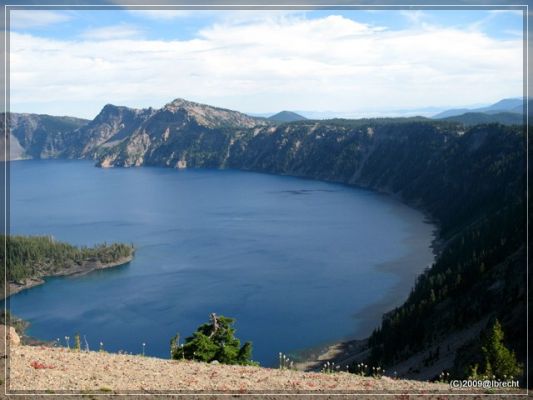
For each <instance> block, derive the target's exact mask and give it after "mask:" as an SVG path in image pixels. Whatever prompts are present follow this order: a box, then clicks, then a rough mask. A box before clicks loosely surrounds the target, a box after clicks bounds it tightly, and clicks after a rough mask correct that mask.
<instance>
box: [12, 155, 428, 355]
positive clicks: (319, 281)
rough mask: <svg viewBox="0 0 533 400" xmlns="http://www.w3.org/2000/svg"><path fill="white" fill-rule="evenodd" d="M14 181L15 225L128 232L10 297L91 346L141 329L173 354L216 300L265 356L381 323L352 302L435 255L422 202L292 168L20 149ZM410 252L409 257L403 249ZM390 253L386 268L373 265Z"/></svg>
mask: <svg viewBox="0 0 533 400" xmlns="http://www.w3.org/2000/svg"><path fill="white" fill-rule="evenodd" d="M10 195H11V210H10V211H11V214H10V215H11V233H12V234H32V235H33V234H40V235H48V234H51V235H53V236H54V237H55V238H56V239H58V240H64V241H68V242H70V243H73V244H77V245H92V244H95V243H101V242H105V241H107V242H114V241H120V242H126V243H133V244H134V245H135V246H136V248H137V252H136V256H135V259H134V260H133V261H132V262H131V263H129V264H127V265H125V266H122V267H118V268H114V269H109V270H104V271H97V272H93V273H91V274H89V275H86V276H83V277H76V278H69V277H65V278H50V279H48V280H47V283H46V284H45V285H42V286H39V287H36V288H33V289H30V290H27V291H24V292H21V293H19V294H17V295H14V296H12V297H11V299H10V302H11V311H12V312H13V313H14V314H15V315H17V316H20V317H22V318H24V319H27V320H29V321H30V322H31V327H30V329H29V334H30V335H33V336H35V337H38V338H43V339H51V340H54V339H56V338H62V341H63V342H64V339H63V338H64V337H65V336H67V335H68V336H70V337H73V336H74V333H75V332H80V333H81V334H82V335H85V336H86V337H87V340H88V342H89V344H90V345H91V347H92V348H93V349H95V348H97V347H98V343H99V342H100V341H102V342H104V347H105V348H106V349H107V350H110V351H118V350H121V349H122V350H126V351H131V352H133V353H140V352H141V351H142V345H141V343H143V342H145V343H146V353H147V354H149V355H154V356H159V357H168V355H169V340H170V338H171V337H172V336H173V335H174V334H175V333H176V332H180V334H181V336H182V338H183V337H185V336H188V335H190V334H191V333H192V332H193V331H194V330H195V328H196V327H197V326H198V325H199V324H201V323H203V322H205V321H206V320H207V318H208V315H209V314H210V313H211V312H216V313H218V314H223V315H227V316H232V317H235V318H237V325H236V328H237V336H238V337H239V338H241V339H242V340H251V341H252V342H253V345H254V359H255V360H258V361H260V362H261V363H262V364H263V365H274V364H275V363H276V360H277V354H278V352H279V351H282V352H285V353H290V352H291V351H294V350H296V349H301V348H306V347H312V346H316V345H320V344H323V343H326V342H329V341H332V340H336V339H339V338H343V337H350V336H351V335H352V334H354V333H355V332H357V331H358V329H359V328H360V327H361V326H363V325H365V324H366V325H368V324H370V325H372V324H377V322H378V321H379V320H380V318H381V315H380V313H377V314H374V315H372V316H366V317H364V318H363V317H359V318H356V317H355V315H356V314H357V313H360V312H361V311H362V310H364V309H365V308H368V307H370V306H372V305H375V304H379V303H380V301H382V300H383V298H385V297H386V296H387V293H390V292H391V290H393V288H394V287H395V286H396V289H398V288H397V286H398V282H400V281H401V277H402V274H403V273H405V274H409V273H410V274H412V273H413V270H416V271H421V270H422V269H423V268H424V267H425V266H426V265H427V264H428V263H430V262H431V260H432V255H431V251H430V249H429V245H430V242H431V239H432V230H433V227H432V226H431V225H429V224H427V223H425V222H424V217H423V215H422V214H420V213H418V212H416V211H414V210H412V209H410V208H407V207H406V206H404V205H402V204H400V203H398V202H396V201H394V200H391V199H390V198H387V197H386V196H382V195H378V194H375V193H372V192H369V191H365V190H359V189H353V188H349V187H346V186H342V185H336V184H328V183H323V182H316V181H310V180H303V179H297V178H291V177H281V176H273V175H265V174H257V173H250V172H239V171H215V170H185V171H177V170H172V169H164V168H133V169H100V168H95V167H93V165H92V163H91V162H86V161H58V160H53V161H18V162H13V163H11V192H10ZM413 252H416V262H415V263H414V264H416V265H405V262H403V263H402V262H401V260H405V259H406V258H409V255H410V254H411V255H412V254H414V253H413ZM411 259H412V257H411ZM396 261H397V270H395V271H390V267H389V268H380V266H383V265H389V266H390V265H393V266H394V265H396V264H395V262H396ZM405 268H407V269H409V270H410V272H407V271H405V272H403V271H402V269H405ZM410 284H412V282H410V283H409V285H404V286H405V287H403V288H401V292H402V293H403V297H405V295H406V294H407V293H408V292H409V289H410V287H409V286H410ZM400 300H402V299H400V298H399V299H398V301H400ZM381 311H386V310H381ZM362 319H367V320H366V321H363V320H362ZM71 342H72V339H71Z"/></svg>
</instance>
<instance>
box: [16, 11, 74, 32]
mask: <svg viewBox="0 0 533 400" xmlns="http://www.w3.org/2000/svg"><path fill="white" fill-rule="evenodd" d="M9 15H10V29H26V28H40V27H43V26H48V25H54V24H58V23H61V22H66V21H69V20H70V19H71V16H70V15H68V14H67V13H64V12H56V11H48V10H10V12H9Z"/></svg>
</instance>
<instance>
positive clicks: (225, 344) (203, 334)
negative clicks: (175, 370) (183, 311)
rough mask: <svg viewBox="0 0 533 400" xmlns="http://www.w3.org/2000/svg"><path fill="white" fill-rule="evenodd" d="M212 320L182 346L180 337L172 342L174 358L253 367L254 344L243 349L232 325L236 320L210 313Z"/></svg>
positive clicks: (247, 344) (248, 344) (245, 345)
mask: <svg viewBox="0 0 533 400" xmlns="http://www.w3.org/2000/svg"><path fill="white" fill-rule="evenodd" d="M210 319H211V321H210V322H208V323H205V324H202V325H200V326H199V327H198V329H197V330H196V332H194V334H193V335H192V336H190V337H188V338H186V339H185V343H184V344H183V345H182V346H180V345H179V335H176V336H175V337H174V338H172V339H171V341H170V353H171V356H172V358H173V359H176V360H178V359H188V360H198V361H204V362H211V361H215V360H216V361H218V362H219V363H222V364H241V365H254V364H256V363H254V362H253V361H252V360H251V357H252V343H251V342H246V343H245V344H244V345H243V346H242V347H241V342H240V340H239V339H237V338H235V336H234V335H235V329H234V328H233V324H234V323H235V319H233V318H229V317H224V316H223V315H218V316H217V315H216V314H214V313H213V314H211V317H210Z"/></svg>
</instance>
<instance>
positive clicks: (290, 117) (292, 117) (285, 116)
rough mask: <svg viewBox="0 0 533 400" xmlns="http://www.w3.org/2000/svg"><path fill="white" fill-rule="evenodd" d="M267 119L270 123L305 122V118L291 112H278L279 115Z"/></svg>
mask: <svg viewBox="0 0 533 400" xmlns="http://www.w3.org/2000/svg"><path fill="white" fill-rule="evenodd" d="M268 119H269V120H270V121H275V122H294V121H305V120H306V119H307V118H305V117H304V116H302V115H300V114H297V113H295V112H292V111H280V112H279V113H277V114H274V115H272V116H270V117H268Z"/></svg>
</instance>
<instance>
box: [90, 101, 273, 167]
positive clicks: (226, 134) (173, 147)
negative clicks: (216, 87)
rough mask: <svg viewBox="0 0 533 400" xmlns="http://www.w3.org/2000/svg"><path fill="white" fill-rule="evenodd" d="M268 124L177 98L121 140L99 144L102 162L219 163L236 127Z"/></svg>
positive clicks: (99, 155) (131, 163) (221, 163)
mask: <svg viewBox="0 0 533 400" xmlns="http://www.w3.org/2000/svg"><path fill="white" fill-rule="evenodd" d="M266 124H267V122H266V121H265V120H264V119H261V118H254V117H250V116H248V115H246V114H242V113H240V112H237V111H231V110H226V109H222V108H217V107H211V106H207V105H203V104H198V103H194V102H189V101H186V100H183V99H176V100H174V101H173V102H171V103H169V104H167V105H165V106H164V107H163V108H162V109H160V110H157V111H155V112H154V113H153V114H151V115H150V116H149V118H147V119H146V120H145V121H143V122H142V123H141V124H140V125H139V126H138V127H137V129H136V130H135V131H134V132H132V134H130V135H129V136H127V137H126V138H125V139H124V141H122V142H121V143H120V144H118V145H116V146H112V147H107V146H105V147H102V148H100V149H99V151H98V158H99V164H100V165H101V166H113V165H116V166H124V167H128V166H140V165H163V166H172V167H177V168H185V167H187V166H201V167H219V166H221V165H224V162H225V158H226V152H225V149H227V148H228V146H230V145H231V143H232V142H233V140H234V136H233V133H234V132H235V130H237V129H242V128H251V127H254V126H264V125H266Z"/></svg>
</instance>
